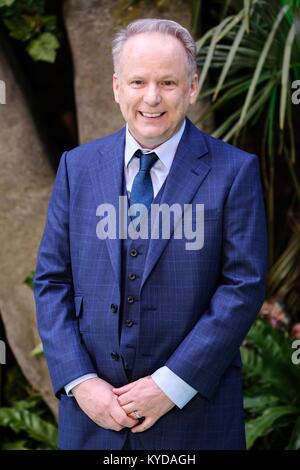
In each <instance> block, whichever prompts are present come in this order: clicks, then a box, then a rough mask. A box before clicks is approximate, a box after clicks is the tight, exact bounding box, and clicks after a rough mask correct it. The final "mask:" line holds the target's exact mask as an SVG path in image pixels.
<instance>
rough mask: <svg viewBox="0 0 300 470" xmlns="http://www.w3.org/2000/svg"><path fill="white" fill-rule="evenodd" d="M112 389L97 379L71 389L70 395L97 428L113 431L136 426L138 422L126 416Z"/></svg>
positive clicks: (103, 381)
mask: <svg viewBox="0 0 300 470" xmlns="http://www.w3.org/2000/svg"><path fill="white" fill-rule="evenodd" d="M112 389H113V386H112V385H110V384H109V383H108V382H105V380H102V379H99V378H98V377H97V378H93V379H88V380H85V381H84V382H81V383H80V384H78V385H76V386H75V387H73V388H72V394H73V395H74V397H75V399H76V401H77V403H78V405H79V406H80V408H81V409H82V411H83V412H84V413H85V414H86V415H87V416H88V417H89V418H90V419H91V420H93V421H94V422H95V423H96V424H97V425H98V426H101V427H102V428H104V429H112V430H113V431H121V429H123V428H125V427H127V428H132V427H133V426H136V425H137V424H138V423H139V421H138V420H136V419H133V418H130V417H129V416H127V414H126V413H125V411H124V410H123V408H122V407H121V406H120V405H119V403H118V397H117V396H116V395H115V394H114V393H113V391H112Z"/></svg>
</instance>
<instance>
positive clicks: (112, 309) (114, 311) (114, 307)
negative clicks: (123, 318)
mask: <svg viewBox="0 0 300 470" xmlns="http://www.w3.org/2000/svg"><path fill="white" fill-rule="evenodd" d="M110 309H111V311H112V313H117V311H118V306H117V304H111V306H110Z"/></svg>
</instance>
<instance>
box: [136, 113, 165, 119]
mask: <svg viewBox="0 0 300 470" xmlns="http://www.w3.org/2000/svg"><path fill="white" fill-rule="evenodd" d="M139 113H140V115H141V116H142V117H143V118H145V119H151V120H158V119H160V118H161V117H162V116H163V115H164V114H166V111H163V112H162V113H143V112H142V111H139Z"/></svg>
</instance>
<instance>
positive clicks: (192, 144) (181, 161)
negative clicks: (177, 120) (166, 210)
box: [141, 119, 210, 289]
mask: <svg viewBox="0 0 300 470" xmlns="http://www.w3.org/2000/svg"><path fill="white" fill-rule="evenodd" d="M207 153H208V149H207V146H206V143H205V141H204V138H203V135H202V133H201V131H200V130H199V129H197V128H196V127H195V126H194V125H193V124H192V123H191V122H190V121H189V120H188V119H187V123H186V128H185V131H184V133H183V136H182V138H181V140H180V143H179V145H178V148H177V151H176V154H175V157H174V160H173V163H172V166H171V170H170V173H169V175H168V177H167V180H166V185H165V189H164V192H163V194H162V198H161V200H160V204H167V205H168V206H169V207H170V206H171V205H172V204H175V203H176V204H180V206H181V207H182V209H183V207H184V204H189V203H190V202H191V201H192V199H193V196H194V194H195V193H196V191H197V190H198V188H199V187H200V185H201V184H202V182H203V181H204V179H205V177H206V175H207V174H208V172H209V171H210V166H209V165H208V164H207V163H205V162H203V161H201V157H203V156H204V155H206V154H207ZM154 223H155V222H154ZM175 225H176V221H175ZM173 232H174V222H173V221H172V218H171V229H170V237H171V236H172V234H173ZM169 241H170V240H169V239H162V238H159V239H156V240H152V239H151V238H150V241H149V247H148V253H147V257H146V262H145V269H144V274H143V278H142V282H141V289H142V287H143V285H144V284H145V282H146V280H147V278H148V277H149V274H150V273H151V271H152V269H153V268H154V266H155V264H156V263H157V261H158V259H159V257H160V256H161V255H162V252H163V250H164V249H165V247H166V245H167V243H168V242H169Z"/></svg>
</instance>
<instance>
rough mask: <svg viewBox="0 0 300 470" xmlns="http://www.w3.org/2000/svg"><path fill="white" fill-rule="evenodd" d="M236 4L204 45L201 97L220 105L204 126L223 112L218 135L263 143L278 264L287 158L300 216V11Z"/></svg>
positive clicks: (257, 0)
mask: <svg viewBox="0 0 300 470" xmlns="http://www.w3.org/2000/svg"><path fill="white" fill-rule="evenodd" d="M228 3H232V2H228ZM235 3H238V4H239V5H240V7H241V8H240V9H239V10H238V11H234V10H230V13H231V14H229V15H228V16H225V17H224V18H223V19H222V20H221V21H220V23H219V24H218V25H217V26H215V27H213V28H211V29H210V30H209V31H207V32H206V33H205V34H204V36H203V37H202V38H200V39H199V40H198V41H197V49H198V61H199V65H200V67H201V74H200V87H201V89H202V93H201V95H200V98H201V97H203V98H204V97H210V99H211V102H212V105H211V106H210V107H209V109H208V111H207V112H205V114H203V115H202V116H200V118H199V121H201V120H203V119H205V118H207V117H208V116H209V115H210V114H211V113H214V112H216V111H219V112H221V111H222V115H223V116H225V117H224V120H223V122H222V123H221V124H220V125H219V126H218V128H217V129H216V130H215V131H214V135H215V136H216V137H219V138H222V139H224V140H225V141H233V143H234V144H238V145H244V138H245V136H246V135H247V136H249V135H252V136H253V138H255V140H256V141H258V142H260V144H261V149H260V155H261V156H262V170H263V178H264V183H265V188H266V190H267V194H266V196H267V197H266V202H267V208H268V222H269V247H270V252H269V258H270V263H271V264H272V263H273V262H274V260H275V258H276V256H278V253H279V250H276V249H275V239H276V238H275V235H274V230H275V228H274V220H275V196H276V195H275V171H276V168H277V166H276V164H277V161H276V158H278V157H279V156H282V157H283V159H284V161H285V163H286V166H287V170H288V172H289V176H290V181H288V182H287V183H286V184H287V185H288V186H291V187H292V188H293V197H292V199H291V207H290V208H289V209H290V212H291V213H296V212H297V211H298V210H299V206H300V179H299V175H298V174H297V167H296V165H297V159H296V143H295V135H296V116H295V113H294V111H295V110H294V109H293V106H294V105H293V103H292V100H291V93H292V91H291V83H292V81H294V80H296V79H298V78H299V76H300V27H299V22H300V5H299V3H297V4H296V3H294V4H292V3H291V2H288V3H287V2H285V3H287V4H286V5H284V6H282V5H280V3H279V2H278V1H276V0H271V1H268V2H266V1H264V0H251V1H250V0H248V1H244V2H242V1H239V2H235ZM208 82H209V87H208V86H207V83H208ZM205 86H206V88H205ZM226 110H227V113H226ZM226 114H227V118H226ZM287 212H288V211H287Z"/></svg>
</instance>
